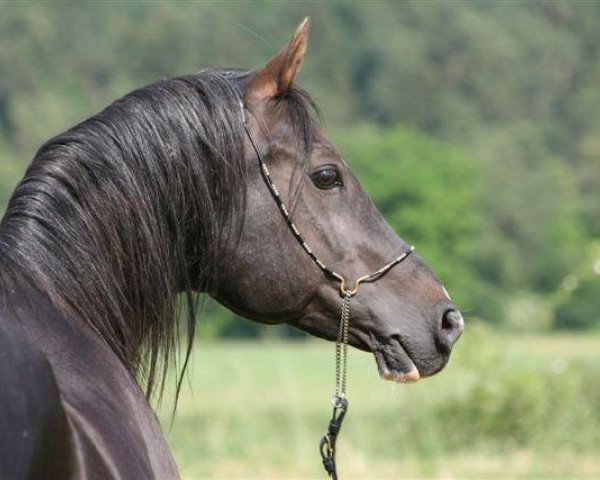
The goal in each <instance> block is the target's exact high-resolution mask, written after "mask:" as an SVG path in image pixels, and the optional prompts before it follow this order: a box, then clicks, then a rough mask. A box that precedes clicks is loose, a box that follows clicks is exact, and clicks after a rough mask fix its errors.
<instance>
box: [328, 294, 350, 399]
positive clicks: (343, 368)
mask: <svg viewBox="0 0 600 480" xmlns="http://www.w3.org/2000/svg"><path fill="white" fill-rule="evenodd" d="M351 299H352V293H351V292H350V290H346V291H345V292H344V297H343V298H342V313H341V315H340V326H339V329H338V336H337V341H336V343H335V394H334V396H333V399H332V401H333V404H334V406H337V404H339V401H340V399H342V398H345V397H346V378H347V372H348V325H349V323H350V301H351Z"/></svg>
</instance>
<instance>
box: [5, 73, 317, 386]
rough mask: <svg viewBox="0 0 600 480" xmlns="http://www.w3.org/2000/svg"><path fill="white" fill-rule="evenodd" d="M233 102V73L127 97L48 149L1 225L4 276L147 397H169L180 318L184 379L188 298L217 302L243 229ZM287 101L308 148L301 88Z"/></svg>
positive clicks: (190, 315)
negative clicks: (88, 332)
mask: <svg viewBox="0 0 600 480" xmlns="http://www.w3.org/2000/svg"><path fill="white" fill-rule="evenodd" d="M240 75H243V74H240ZM239 98H240V94H239V76H238V74H237V73H234V74H232V73H231V72H223V71H203V72H200V73H199V74H196V75H190V76H185V77H179V78H174V79H170V80H163V81H159V82H157V83H155V84H152V85H149V86H147V87H144V88H141V89H139V90H136V91H134V92H132V93H131V94H129V95H127V96H125V97H123V98H121V99H120V100H117V101H116V102H115V103H113V104H112V105H110V106H109V107H107V108H106V109H105V110H103V111H102V112H101V113H99V114H98V115H96V116H94V117H92V118H90V119H88V120H86V121H84V122H83V123H81V124H79V125H77V126H75V127H73V128H72V129H70V130H68V131H67V132H65V133H63V134H61V135H58V136H57V137H55V138H53V139H52V140H50V141H49V142H47V143H46V144H45V145H43V146H42V147H41V149H40V150H39V151H38V153H37V154H36V156H35V158H34V160H33V163H32V165H31V166H30V167H29V169H28V170H27V172H26V175H25V178H24V179H23V180H22V182H21V183H20V184H19V186H18V187H17V189H16V190H15V192H14V194H13V197H12V199H11V200H10V203H9V205H8V208H7V212H6V215H5V217H4V218H3V220H2V222H1V224H0V274H4V275H7V274H8V273H7V272H9V271H10V270H11V269H13V270H14V269H17V270H18V271H19V272H20V273H21V274H24V275H25V276H26V277H27V278H29V279H30V280H31V281H33V282H34V284H35V285H36V286H37V288H39V289H40V290H41V291H44V292H46V293H47V294H48V295H49V297H50V299H51V300H52V302H53V303H54V305H55V306H56V307H57V308H59V309H60V310H61V311H62V312H63V313H64V315H65V316H66V317H67V318H68V319H69V320H70V321H76V322H80V323H81V324H82V325H84V326H85V327H88V328H91V329H93V330H94V331H95V332H97V334H99V335H100V336H101V337H102V338H103V339H104V340H105V341H106V343H107V344H108V345H109V346H110V347H111V349H112V350H113V351H114V352H115V353H116V354H117V355H118V357H119V358H120V359H121V361H122V362H123V363H124V364H125V365H126V367H127V368H128V369H129V370H130V371H131V372H132V373H133V374H134V375H136V377H137V378H138V379H139V380H141V381H142V383H145V384H146V391H147V394H148V395H151V393H152V391H153V389H154V387H155V386H156V380H157V378H162V383H161V390H162V387H163V386H164V378H165V373H166V372H167V369H168V367H169V365H170V363H171V361H172V360H173V358H174V357H175V355H174V354H175V352H176V350H177V348H176V347H177V344H178V332H177V321H176V320H177V318H178V317H179V316H180V315H181V314H184V316H185V317H186V320H187V349H186V355H185V358H184V361H183V369H182V373H183V370H185V364H186V362H187V359H188V356H189V351H190V348H191V345H192V341H193V337H194V330H195V321H196V318H195V317H196V310H197V298H196V296H195V294H194V293H193V292H194V291H202V290H205V291H206V290H210V282H211V279H212V278H214V275H215V265H216V259H217V254H218V252H219V250H220V246H221V245H222V243H223V242H224V241H228V239H229V238H230V235H231V233H232V232H237V231H239V228H240V225H239V222H241V219H242V218H243V216H242V213H243V209H244V200H245V167H244V165H245V163H244V159H243V138H242V134H243V133H242V132H243V131H244V130H243V123H242V122H243V114H242V111H241V109H240V106H239ZM280 100H281V102H282V104H283V105H286V106H287V107H288V108H287V110H288V111H289V114H290V115H289V116H290V118H291V121H292V123H293V124H294V125H293V126H294V128H295V129H296V130H295V131H297V132H298V134H299V138H301V139H303V141H304V145H305V148H306V149H309V148H310V143H311V141H312V140H311V139H312V137H313V131H314V123H313V121H312V117H311V111H310V110H311V108H310V105H312V101H310V99H309V97H307V96H306V95H305V94H304V93H303V92H302V91H300V90H292V91H290V92H289V93H288V94H286V96H285V97H284V98H282V99H280ZM234 223H238V224H234ZM0 280H1V279H0ZM179 292H184V293H185V297H184V301H181V299H178V295H177V294H178V293H179ZM181 310H183V312H181ZM181 316H183V315H181ZM175 363H176V362H175ZM180 378H181V377H180Z"/></svg>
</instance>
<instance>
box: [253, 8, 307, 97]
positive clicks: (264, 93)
mask: <svg viewBox="0 0 600 480" xmlns="http://www.w3.org/2000/svg"><path fill="white" fill-rule="evenodd" d="M309 27H310V18H309V17H305V18H304V20H302V22H300V24H299V25H298V27H296V31H295V32H294V36H293V37H292V39H291V40H290V41H289V43H288V44H287V45H286V46H284V47H283V48H282V49H281V50H279V52H278V53H277V55H275V56H274V57H273V58H272V59H271V60H270V61H269V63H267V65H266V66H265V67H264V68H263V69H262V70H260V71H258V72H257V73H256V75H254V76H253V77H252V79H251V80H250V84H249V85H248V86H247V87H246V89H245V92H244V96H245V98H246V100H250V101H251V100H264V99H269V98H275V97H277V96H279V95H282V94H283V93H285V92H287V91H288V90H289V89H290V87H291V86H292V83H293V81H294V78H296V75H298V72H299V71H300V66H301V65H302V59H303V58H304V54H305V53H306V45H307V43H308V30H309Z"/></svg>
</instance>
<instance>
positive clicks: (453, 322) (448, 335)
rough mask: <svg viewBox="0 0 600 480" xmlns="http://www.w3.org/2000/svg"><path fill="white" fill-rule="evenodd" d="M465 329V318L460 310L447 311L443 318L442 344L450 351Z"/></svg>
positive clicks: (441, 328)
mask: <svg viewBox="0 0 600 480" xmlns="http://www.w3.org/2000/svg"><path fill="white" fill-rule="evenodd" d="M464 327H465V321H464V319H463V316H462V315H461V314H460V312H459V311H458V310H446V312H444V315H443V316H442V323H441V325H440V335H439V337H440V343H441V344H442V346H444V347H445V348H447V349H448V350H449V349H450V348H452V346H453V345H454V344H455V343H456V341H457V340H458V337H460V334H461V333H462V331H463V328H464Z"/></svg>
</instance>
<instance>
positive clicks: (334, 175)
mask: <svg viewBox="0 0 600 480" xmlns="http://www.w3.org/2000/svg"><path fill="white" fill-rule="evenodd" d="M312 180H313V183H314V184H315V185H316V186H317V187H319V188H322V189H324V190H329V189H330V188H333V187H337V186H339V185H341V184H342V179H341V176H340V174H339V173H338V171H337V170H336V169H335V168H332V167H327V168H323V169H321V170H317V171H316V172H315V173H313V174H312Z"/></svg>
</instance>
